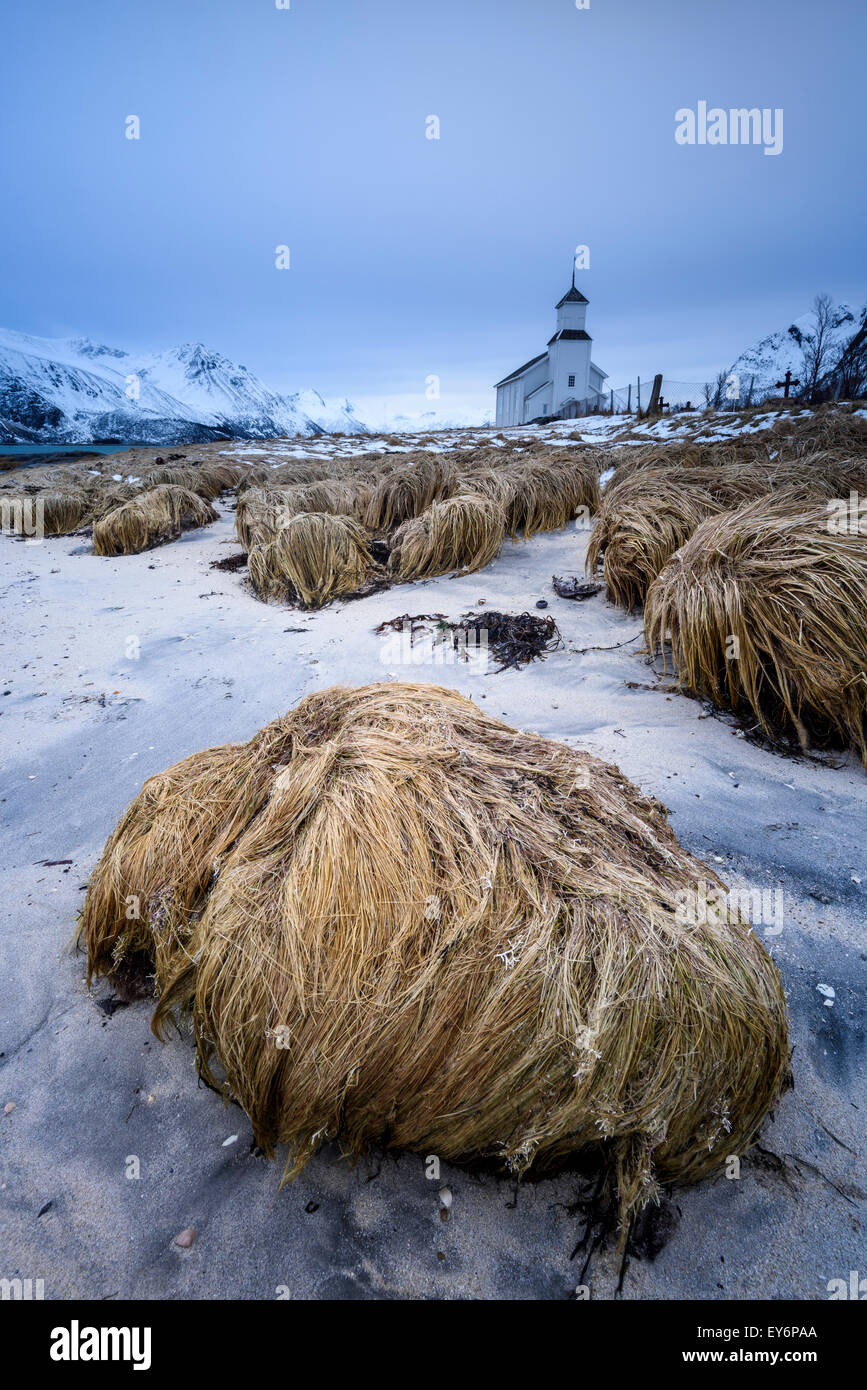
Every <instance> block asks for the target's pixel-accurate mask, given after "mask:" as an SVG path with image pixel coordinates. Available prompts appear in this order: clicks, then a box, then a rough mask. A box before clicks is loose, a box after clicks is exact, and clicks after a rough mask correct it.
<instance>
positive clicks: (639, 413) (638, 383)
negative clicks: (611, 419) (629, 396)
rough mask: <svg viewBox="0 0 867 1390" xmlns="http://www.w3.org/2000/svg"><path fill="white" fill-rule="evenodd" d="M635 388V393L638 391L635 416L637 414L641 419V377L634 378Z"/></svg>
mask: <svg viewBox="0 0 867 1390" xmlns="http://www.w3.org/2000/svg"><path fill="white" fill-rule="evenodd" d="M635 389H636V391H637V393H638V405H637V406H636V408H635V413H636V414H637V416H638V418H639V420H640V419H641V377H638V378H637V380H636V382H635Z"/></svg>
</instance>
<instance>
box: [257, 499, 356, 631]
mask: <svg viewBox="0 0 867 1390" xmlns="http://www.w3.org/2000/svg"><path fill="white" fill-rule="evenodd" d="M248 568H249V574H250V582H251V584H252V585H253V588H254V589H255V590H256V592H257V593H258V594H259V596H260V598H264V599H279V600H283V601H291V600H297V601H298V602H300V603H301V604H302V605H303V606H304V607H305V608H321V607H322V606H323V604H326V603H328V602H329V601H330V600H331V599H333V598H339V597H340V596H341V595H343V594H351V593H354V591H355V590H356V589H358V588H360V586H361V585H362V584H363V583H364V582H365V580H366V579H368V578H369V577H370V575H371V574H372V572H373V570H374V564H373V560H372V557H371V554H370V550H369V547H368V536H367V532H366V531H365V530H364V528H363V527H362V526H360V525H359V523H358V522H357V521H354V520H353V519H352V518H351V517H348V516H331V515H329V514H328V513H321V512H302V513H301V514H300V515H299V516H293V517H291V518H290V519H289V520H288V521H287V522H286V523H285V524H284V525H282V526H281V527H280V529H279V530H278V531H277V532H276V534H275V535H274V539H273V540H271V541H268V542H266V543H264V544H262V545H253V546H252V547H251V548H250V551H249V557H248Z"/></svg>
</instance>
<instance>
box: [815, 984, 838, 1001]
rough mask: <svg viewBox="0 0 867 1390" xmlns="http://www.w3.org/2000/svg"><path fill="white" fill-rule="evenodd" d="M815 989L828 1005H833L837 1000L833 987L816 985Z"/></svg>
mask: <svg viewBox="0 0 867 1390" xmlns="http://www.w3.org/2000/svg"><path fill="white" fill-rule="evenodd" d="M816 988H817V990H818V991H819V993H820V994H821V995H822V998H823V999H825V1001H826V1002H827V1003H829V1004H831V1003H833V1002H834V1000H835V999H836V998H837V995H836V993H835V991H834V986H833V985H816Z"/></svg>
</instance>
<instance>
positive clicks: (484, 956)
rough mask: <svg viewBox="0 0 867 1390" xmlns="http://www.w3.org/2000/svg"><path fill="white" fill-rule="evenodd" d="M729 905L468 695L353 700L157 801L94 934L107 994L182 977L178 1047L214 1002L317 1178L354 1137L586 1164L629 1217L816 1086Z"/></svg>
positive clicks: (147, 792)
mask: <svg viewBox="0 0 867 1390" xmlns="http://www.w3.org/2000/svg"><path fill="white" fill-rule="evenodd" d="M702 885H705V886H706V888H707V891H708V893H710V890H711V889H716V890H719V891H721V889H722V885H721V884H720V881H719V880H718V879H717V878H716V877H715V875H714V874H713V873H712V872H711V871H709V870H708V869H707V868H705V866H704V865H703V864H701V863H700V862H699V861H697V860H695V859H693V858H692V857H691V856H690V855H689V854H687V853H686V852H685V851H684V850H683V849H682V848H681V846H680V845H679V844H678V842H677V840H676V839H675V837H674V835H673V834H672V832H671V830H670V829H669V827H668V825H667V823H666V815H665V811H664V808H663V807H662V806H660V805H659V803H657V802H655V801H652V800H650V799H649V798H646V797H645V796H643V795H642V793H640V792H639V791H638V790H637V789H636V788H634V787H633V786H631V785H630V784H629V783H628V782H627V781H626V779H625V778H624V777H623V775H622V774H621V773H620V771H619V770H618V769H617V768H615V767H612V766H610V765H608V764H606V763H603V762H600V761H599V760H598V759H596V758H594V757H592V756H590V755H589V754H586V753H582V752H578V751H575V750H573V749H569V748H566V747H564V746H562V745H560V744H556V743H553V742H550V741H548V740H546V739H543V738H541V737H538V736H537V735H534V734H528V733H518V732H516V731H515V730H513V729H511V728H509V727H508V726H507V725H505V724H502V723H500V722H499V721H498V720H495V719H493V718H491V717H489V716H488V715H486V714H483V713H482V712H481V711H480V710H479V709H478V708H477V707H476V706H475V705H474V704H473V703H472V701H470V700H467V699H464V698H463V697H462V696H460V695H458V694H456V693H455V692H454V691H450V690H444V689H440V688H438V687H435V686H429V685H399V684H394V683H388V684H381V685H372V686H368V687H366V688H364V689H361V690H350V689H345V688H341V687H335V688H332V689H330V690H324V691H321V692H319V693H317V694H314V695H311V696H309V697H308V698H307V699H305V700H303V701H302V702H301V703H300V704H299V705H298V707H297V708H296V709H295V710H293V711H292V712H290V713H289V714H288V715H287V716H285V717H284V718H282V719H278V720H276V721H274V723H272V724H269V725H268V726H267V727H266V728H264V729H263V730H261V732H260V733H258V734H257V735H256V736H255V737H254V738H253V739H251V741H250V742H249V743H247V744H243V745H239V744H232V745H227V746H225V747H221V748H212V749H210V750H209V751H208V752H206V753H201V754H197V755H195V756H194V757H192V758H187V759H186V760H185V761H184V762H182V763H179V764H178V765H177V766H176V767H173V768H170V769H169V770H168V771H167V772H165V773H163V774H161V775H160V776H157V777H152V778H151V779H149V781H147V782H146V783H145V785H144V787H143V788H142V790H141V792H140V793H139V795H138V797H137V798H136V799H135V801H134V802H133V803H132V805H131V806H130V807H129V809H128V810H127V812H126V814H125V815H124V817H123V818H122V820H121V821H120V823H119V825H118V827H117V829H116V830H115V832H114V834H113V835H112V836H111V838H110V839H109V841H108V843H107V845H106V847H105V850H104V852H103V856H102V859H101V861H100V863H99V865H98V867H97V869H96V871H95V873H94V875H93V877H92V880H91V884H90V888H89V891H88V894H87V899H86V902H85V905H84V910H83V916H82V924H81V934H82V938H83V940H84V942H85V943H86V946H87V951H88V973H89V976H93V975H95V974H102V973H112V972H116V971H118V970H122V969H123V968H124V965H125V963H128V962H129V961H130V960H135V959H136V958H140V957H141V955H142V954H144V955H146V956H147V957H148V958H149V959H150V960H151V961H152V962H153V964H154V966H155V969H156V977H157V987H158V991H159V993H160V1001H159V1005H158V1008H157V1010H156V1013H155V1017H154V1025H153V1026H154V1030H155V1031H156V1032H157V1033H163V1032H164V1031H165V1029H166V1028H167V1026H168V1023H169V1020H170V1019H171V1017H172V1016H173V1014H175V1013H176V1012H177V1011H182V1012H183V1011H184V1010H186V1009H191V1011H192V1019H193V1024H194V1028H195V1035H196V1040H197V1046H198V1056H199V1064H200V1067H201V1069H202V1073H203V1075H204V1077H205V1079H206V1080H207V1081H208V1082H209V1083H210V1084H212V1085H217V1086H222V1089H223V1090H224V1093H225V1094H226V1096H227V1097H232V1098H234V1099H236V1100H237V1101H238V1102H239V1103H240V1104H241V1105H242V1106H243V1107H244V1109H245V1110H246V1111H247V1113H248V1114H249V1116H250V1118H251V1120H252V1123H253V1129H254V1134H255V1138H256V1142H257V1143H258V1144H260V1145H261V1147H262V1148H263V1149H264V1150H265V1151H266V1152H267V1153H269V1154H270V1153H273V1151H274V1148H275V1146H276V1145H278V1144H286V1145H288V1146H289V1150H290V1152H289V1158H288V1160H287V1165H286V1171H287V1175H288V1176H289V1177H293V1176H295V1175H296V1174H297V1173H298V1172H300V1170H301V1169H302V1168H303V1167H304V1165H305V1163H306V1162H307V1161H308V1160H309V1158H310V1157H311V1156H312V1155H313V1154H314V1153H315V1151H316V1149H317V1147H318V1145H319V1144H320V1143H321V1142H322V1141H323V1140H324V1139H325V1138H326V1137H327V1138H329V1139H334V1140H337V1141H338V1142H339V1143H340V1144H341V1145H342V1146H343V1147H344V1149H345V1150H346V1151H347V1152H349V1153H350V1154H353V1155H358V1154H359V1153H361V1152H362V1151H363V1150H364V1149H365V1148H366V1147H367V1146H368V1145H372V1144H385V1145H389V1146H392V1147H395V1148H402V1149H410V1150H414V1151H416V1152H420V1153H422V1154H427V1153H436V1154H439V1155H440V1156H441V1158H444V1159H447V1160H449V1161H456V1162H461V1161H469V1160H471V1159H476V1158H487V1159H492V1160H495V1161H497V1162H498V1163H500V1164H501V1165H503V1166H504V1167H505V1168H507V1169H509V1170H511V1171H512V1172H515V1173H518V1174H521V1173H523V1172H525V1171H526V1170H528V1169H529V1168H531V1167H533V1168H534V1169H535V1170H536V1171H545V1170H546V1169H550V1168H552V1167H554V1166H556V1165H557V1164H558V1163H561V1162H562V1161H564V1160H566V1159H567V1158H568V1157H569V1156H570V1155H572V1154H574V1153H576V1152H579V1151H585V1152H588V1153H589V1154H595V1155H598V1156H599V1157H600V1158H601V1159H603V1160H604V1161H605V1162H606V1164H607V1165H608V1166H609V1168H610V1170H611V1171H613V1173H614V1174H615V1182H616V1187H617V1192H618V1197H619V1203H620V1210H621V1215H622V1217H623V1218H624V1224H625V1219H626V1218H628V1217H629V1216H630V1215H631V1214H632V1213H633V1212H635V1211H636V1210H638V1209H639V1208H640V1207H641V1206H642V1205H643V1204H644V1203H646V1202H647V1201H649V1200H651V1199H653V1198H655V1197H656V1196H657V1195H658V1191H659V1188H658V1184H659V1183H660V1182H673V1181H695V1180H697V1179H700V1178H703V1177H706V1176H707V1175H709V1174H713V1173H717V1172H719V1171H720V1170H721V1168H722V1165H723V1164H724V1161H725V1158H726V1155H728V1154H730V1153H743V1152H744V1151H745V1149H746V1148H747V1147H748V1146H749V1144H750V1143H751V1142H752V1141H753V1140H754V1138H755V1137H756V1134H757V1131H758V1128H759V1126H760V1125H761V1123H762V1121H763V1120H764V1118H765V1116H766V1114H767V1112H768V1110H769V1108H770V1107H771V1106H772V1105H773V1104H774V1102H775V1101H776V1099H777V1097H778V1095H779V1094H780V1091H781V1089H783V1088H784V1086H785V1084H786V1080H787V1072H788V1042H787V1030H786V1011H785V1001H784V996H783V992H782V988H781V985H780V980H779V976H778V973H777V970H776V967H775V966H774V964H773V962H772V961H771V959H770V958H769V956H768V955H767V954H766V952H765V951H764V949H763V947H762V946H761V944H760V943H759V942H758V941H757V939H756V937H755V935H754V934H753V933H752V931H751V930H750V928H749V925H748V923H746V922H742V921H741V920H740V919H739V918H738V917H737V914H734V915H733V914H731V913H730V912H729V913H726V912H722V913H718V914H714V913H710V914H700V913H699V914H697V917H698V920H696V921H694V922H685V921H684V916H683V911H684V909H683V907H682V904H683V903H684V902H686V901H688V898H687V895H688V894H690V893H696V892H697V891H699V890H700V888H701V886H702ZM131 901H133V902H136V903H137V904H138V906H139V916H138V917H137V918H133V919H132V920H131V919H130V915H129V903H130V902H131ZM625 1234H626V1232H625V1229H624V1231H623V1239H624V1240H625Z"/></svg>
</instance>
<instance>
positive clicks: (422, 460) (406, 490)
mask: <svg viewBox="0 0 867 1390" xmlns="http://www.w3.org/2000/svg"><path fill="white" fill-rule="evenodd" d="M456 486H457V478H456V476H455V472H454V469H453V467H452V465H451V463H450V462H448V460H445V459H442V458H438V457H437V456H436V455H426V456H422V457H419V458H417V459H416V460H415V462H414V463H412V464H409V463H404V464H403V466H402V467H399V468H395V469H394V471H393V472H389V473H388V474H387V475H386V476H385V477H383V478H382V479H381V481H380V482H379V484H378V486H377V487H376V488H375V490H374V492H373V496H372V497H371V498H370V501H369V503H368V506H367V513H366V516H365V521H366V523H367V526H368V527H369V529H370V530H371V531H390V530H392V529H393V528H394V527H395V526H399V525H400V524H401V523H402V522H404V521H409V520H410V519H411V518H412V517H415V516H421V513H422V512H424V511H427V509H428V507H429V506H430V505H431V504H432V503H433V502H438V501H440V500H441V499H442V498H445V497H450V496H451V494H452V493H453V492H454V490H455V487H456Z"/></svg>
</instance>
